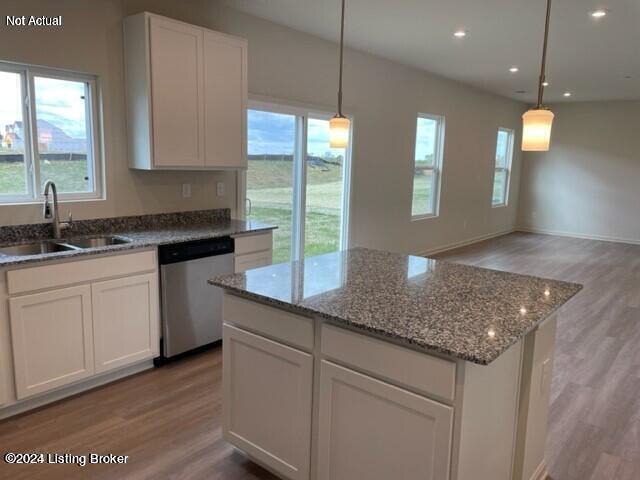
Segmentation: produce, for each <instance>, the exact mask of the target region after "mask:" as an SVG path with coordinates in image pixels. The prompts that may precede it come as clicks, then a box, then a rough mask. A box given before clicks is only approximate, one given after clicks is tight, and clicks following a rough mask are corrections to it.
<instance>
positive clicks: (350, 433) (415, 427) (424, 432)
mask: <svg viewBox="0 0 640 480" xmlns="http://www.w3.org/2000/svg"><path fill="white" fill-rule="evenodd" d="M318 423H319V427H318V448H319V450H318V479H319V480H352V479H358V478H362V479H365V478H366V479H367V480H388V479H390V478H398V479H420V480H447V479H448V478H449V464H450V458H451V438H452V425H453V408H452V407H450V406H447V405H443V404H441V403H439V402H435V401H433V400H429V399H427V398H424V397H422V396H420V395H416V394H414V393H411V392H409V391H407V390H404V389H401V388H398V387H395V386H393V385H390V384H388V383H385V382H382V381H380V380H376V379H374V378H372V377H369V376H367V375H363V374H360V373H357V372H355V371H353V370H350V369H347V368H344V367H340V366H338V365H335V364H333V363H331V362H328V361H326V360H323V361H322V362H321V373H320V412H319V422H318Z"/></svg>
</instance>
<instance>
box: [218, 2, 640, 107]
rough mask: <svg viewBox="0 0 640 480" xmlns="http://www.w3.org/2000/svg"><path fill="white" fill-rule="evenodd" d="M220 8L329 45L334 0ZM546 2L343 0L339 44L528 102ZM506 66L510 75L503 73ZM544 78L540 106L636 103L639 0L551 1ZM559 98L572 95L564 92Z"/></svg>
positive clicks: (336, 9) (335, 30)
mask: <svg viewBox="0 0 640 480" xmlns="http://www.w3.org/2000/svg"><path fill="white" fill-rule="evenodd" d="M223 3H225V4H227V5H228V6H230V7H232V8H235V9H237V10H241V11H244V12H246V13H249V14H252V15H255V16H258V17H262V18H265V19H267V20H270V21H273V22H275V23H278V24H282V25H285V26H288V27H291V28H294V29H296V30H300V31H303V32H306V33H309V34H311V35H315V36H318V37H321V38H324V39H327V40H332V41H337V39H338V34H339V15H340V0H223ZM545 5H546V4H545V0H439V1H438V0H395V1H393V0H346V20H345V22H346V26H345V43H346V45H347V46H349V47H353V48H355V49H358V50H361V51H365V52H369V53H372V54H375V55H379V56H382V57H385V58H388V59H391V60H394V61H397V62H400V63H403V64H406V65H410V66H413V67H416V68H419V69H422V70H426V71H429V72H433V73H436V74H438V75H442V76H444V77H447V78H451V79H455V80H458V81H461V82H464V83H467V84H470V85H474V86H476V87H479V88H481V89H484V90H488V91H491V92H494V93H497V94H499V95H502V96H505V97H509V98H513V99H517V100H521V101H524V102H534V101H535V97H536V95H537V86H536V85H537V80H538V76H539V69H540V56H541V49H542V39H543V33H544V16H545V8H546V7H545ZM596 9H605V10H607V12H608V14H607V15H606V16H605V17H603V18H600V19H594V18H593V17H591V15H590V12H592V11H594V10H596ZM458 29H464V30H466V31H467V35H466V37H464V38H455V37H454V36H453V33H454V32H455V31H456V30H458ZM512 66H517V67H518V68H519V71H518V72H517V73H510V72H509V68H510V67H512ZM345 68H346V69H348V65H347V66H346V67H345ZM629 77H630V78H629ZM547 80H548V81H549V83H550V84H549V86H548V87H547V88H546V89H545V103H552V102H563V101H588V100H613V99H620V100H621V99H640V0H604V3H603V2H601V1H600V0H555V1H554V3H553V6H552V13H551V27H550V36H549V53H548V61H547ZM523 91H524V92H526V93H522V92H523ZM566 91H570V92H571V93H572V95H571V97H568V98H567V97H565V96H564V95H563V93H564V92H566Z"/></svg>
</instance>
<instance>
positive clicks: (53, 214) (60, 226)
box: [42, 180, 73, 239]
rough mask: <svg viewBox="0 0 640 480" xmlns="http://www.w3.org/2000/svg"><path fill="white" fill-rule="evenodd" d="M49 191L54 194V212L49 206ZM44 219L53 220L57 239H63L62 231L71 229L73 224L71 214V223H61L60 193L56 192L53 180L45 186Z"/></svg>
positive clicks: (54, 233) (54, 234)
mask: <svg viewBox="0 0 640 480" xmlns="http://www.w3.org/2000/svg"><path fill="white" fill-rule="evenodd" d="M49 189H51V192H52V193H53V210H52V208H51V205H50V204H49ZM42 215H43V216H44V218H52V219H53V220H52V223H53V236H54V238H56V239H59V238H61V237H62V230H64V229H66V228H69V227H70V226H71V223H72V222H73V218H72V217H71V213H69V221H67V222H61V221H60V215H59V213H58V191H57V190H56V184H55V183H53V180H47V181H46V182H45V184H44V208H43V210H42Z"/></svg>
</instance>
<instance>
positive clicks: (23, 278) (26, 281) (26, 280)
mask: <svg viewBox="0 0 640 480" xmlns="http://www.w3.org/2000/svg"><path fill="white" fill-rule="evenodd" d="M155 269H156V255H155V251H153V250H146V251H144V252H137V253H127V254H120V255H109V256H106V257H99V258H91V257H89V258H88V259H87V260H76V259H73V260H71V261H68V262H63V263H54V264H48V265H42V266H37V267H29V268H22V269H19V270H11V271H9V272H7V289H8V291H9V295H15V294H18V293H24V292H30V291H34V290H43V289H45V288H55V287H61V286H64V285H72V284H74V283H86V282H91V281H92V280H98V279H100V278H109V277H116V276H121V275H122V276H124V275H130V274H132V273H138V272H145V271H152V270H155Z"/></svg>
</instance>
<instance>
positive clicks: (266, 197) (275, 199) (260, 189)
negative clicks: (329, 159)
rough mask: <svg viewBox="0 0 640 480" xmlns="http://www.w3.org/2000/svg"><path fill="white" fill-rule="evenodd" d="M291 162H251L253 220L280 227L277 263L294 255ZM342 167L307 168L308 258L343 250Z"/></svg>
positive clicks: (275, 254)
mask: <svg viewBox="0 0 640 480" xmlns="http://www.w3.org/2000/svg"><path fill="white" fill-rule="evenodd" d="M292 168H293V163H292V162H290V161H280V160H272V161H264V160H249V170H248V173H247V187H248V190H247V196H248V197H249V199H250V200H251V205H252V208H251V215H250V218H251V219H254V220H260V221H262V222H266V223H271V224H275V225H278V229H277V230H276V231H275V233H274V241H273V243H274V245H273V261H274V262H285V261H288V260H289V259H290V256H291V208H292V201H291V199H292V197H293V195H292V189H293V181H292V179H293V174H292V171H291V169H292ZM341 206H342V167H341V166H340V165H327V166H324V167H317V166H312V165H308V166H307V194H306V219H305V255H306V256H312V255H319V254H322V253H327V252H333V251H336V250H337V249H338V248H339V247H340V213H341Z"/></svg>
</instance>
